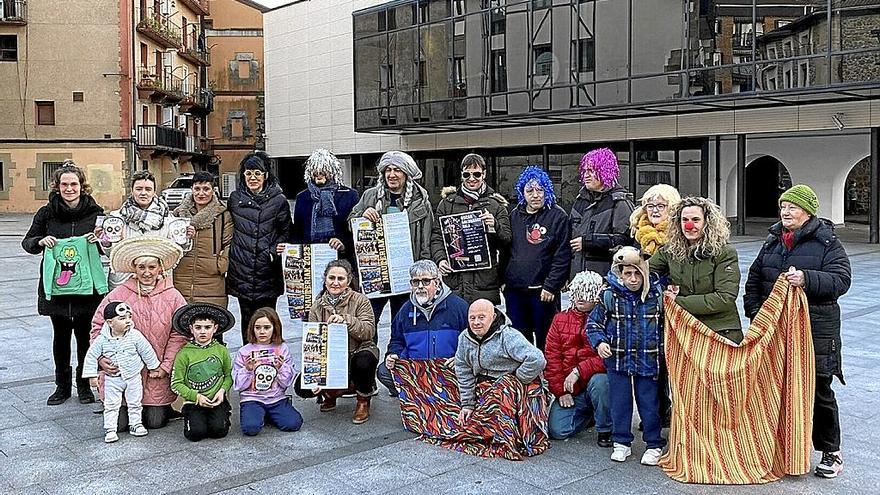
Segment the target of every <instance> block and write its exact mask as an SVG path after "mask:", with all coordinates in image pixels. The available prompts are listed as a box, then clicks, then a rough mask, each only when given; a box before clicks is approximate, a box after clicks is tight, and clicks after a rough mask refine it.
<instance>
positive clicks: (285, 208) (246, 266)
mask: <svg viewBox="0 0 880 495" xmlns="http://www.w3.org/2000/svg"><path fill="white" fill-rule="evenodd" d="M243 173H244V170H240V171H239V183H238V188H237V189H236V190H235V191H233V192H232V194H230V195H229V200H228V201H227V206H226V207H227V209H228V210H229V212H230V213H231V214H232V222H233V224H234V225H235V230H234V232H233V234H232V246H231V248H230V250H229V271H228V272H227V273H226V292H227V294H229V295H230V296H235V297H237V298H239V299H245V300H248V301H255V300H257V299H267V298H271V297H278V296H280V295H281V294H282V293H283V292H284V282H283V280H282V275H281V256H279V255H277V254H276V252H275V246H276V245H278V243H282V242H291V235H292V231H293V223H292V222H291V220H290V204H289V203H288V202H287V198H286V197H284V193H283V192H282V191H281V188H280V187H279V186H278V184H277V183H276V181H275V177H274V176H273V175H272V173H271V172H269V173H268V174H267V176H266V182H265V183H264V185H263V191H262V192H261V193H260V194H256V195H254V194H253V193H252V192H251V191H250V190H249V189H248V188H247V186H246V185H245V184H244V181H243V179H242V177H243Z"/></svg>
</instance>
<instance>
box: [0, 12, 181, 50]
mask: <svg viewBox="0 0 880 495" xmlns="http://www.w3.org/2000/svg"><path fill="white" fill-rule="evenodd" d="M0 1H2V0H0ZM137 29H138V31H140V32H143V33H145V34H148V35H149V36H150V37H151V38H153V39H154V40H155V41H156V42H157V43H164V44H165V45H166V46H170V47H176V48H178V49H179V48H182V47H183V35H182V33H181V30H180V26H178V25H177V24H175V23H174V22H173V21H172V20H171V16H169V15H165V14H162V13H161V12H159V11H156V9H154V8H153V7H147V8H146V9H144V10H141V17H140V21H138V24H137Z"/></svg>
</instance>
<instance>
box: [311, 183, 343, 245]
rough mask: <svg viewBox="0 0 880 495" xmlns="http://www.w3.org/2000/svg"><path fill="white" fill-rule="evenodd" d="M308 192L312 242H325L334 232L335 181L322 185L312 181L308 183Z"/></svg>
mask: <svg viewBox="0 0 880 495" xmlns="http://www.w3.org/2000/svg"><path fill="white" fill-rule="evenodd" d="M308 187H309V193H311V195H312V202H313V204H314V205H313V206H312V236H311V241H312V242H327V241H329V240H330V239H331V238H332V237H333V236H334V234H335V231H334V229H333V217H335V216H336V205H335V204H334V203H333V197H334V195H335V194H336V183H335V182H327V184H325V185H323V186H320V187H319V186H317V185H316V184H315V183H314V182H312V181H309V183H308Z"/></svg>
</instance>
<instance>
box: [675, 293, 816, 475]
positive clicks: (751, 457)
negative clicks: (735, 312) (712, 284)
mask: <svg viewBox="0 0 880 495" xmlns="http://www.w3.org/2000/svg"><path fill="white" fill-rule="evenodd" d="M666 339H667V340H666V361H667V365H668V368H669V386H670V388H671V390H672V403H673V409H672V427H671V429H670V431H669V452H668V453H667V454H666V455H664V456H663V458H662V459H661V460H660V466H661V467H662V468H663V470H664V471H665V472H666V474H667V475H668V476H669V477H671V478H673V479H675V480H677V481H681V482H685V483H713V484H747V483H767V482H769V481H774V480H777V479H779V478H781V477H783V476H784V475H786V474H789V475H801V474H804V473H807V472H808V471H809V470H810V451H811V440H810V438H811V432H812V427H813V393H814V392H813V391H814V388H815V380H816V370H815V358H814V355H813V341H812V339H811V337H810V318H809V314H808V308H807V298H806V296H805V295H804V291H803V290H801V289H798V288H796V287H793V286H791V285H789V283H788V282H786V280H785V278H784V277H780V278H779V279H778V280H777V281H776V285H775V286H774V287H773V292H772V293H771V294H770V297H769V298H768V299H767V301H766V302H765V303H764V305H763V307H762V308H761V310H760V311H759V312H758V314H757V315H756V316H755V319H754V320H752V324H751V326H750V327H749V329H748V332H747V334H746V336H745V339H744V340H743V341H742V344H741V345H739V346H736V345H734V344H732V343H731V342H730V341H728V340H727V339H724V338H723V337H721V336H719V335H718V334H716V333H715V332H713V331H712V330H711V329H710V328H709V327H707V326H705V325H703V324H702V323H700V322H699V321H698V320H697V319H696V318H694V317H693V316H692V315H690V314H689V313H687V312H686V311H685V310H684V309H682V308H681V306H679V305H677V304H676V303H674V302H673V301H672V300H667V305H666Z"/></svg>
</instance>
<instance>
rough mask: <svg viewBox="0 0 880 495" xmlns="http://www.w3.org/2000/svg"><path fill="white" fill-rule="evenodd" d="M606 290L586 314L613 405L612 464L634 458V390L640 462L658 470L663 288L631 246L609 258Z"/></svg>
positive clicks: (660, 439)
mask: <svg viewBox="0 0 880 495" xmlns="http://www.w3.org/2000/svg"><path fill="white" fill-rule="evenodd" d="M608 283H609V287H608V288H607V289H605V290H604V291H603V292H602V297H601V298H600V299H599V304H598V305H596V307H595V308H594V309H593V311H592V313H590V318H589V321H588V322H587V335H588V336H589V338H590V343H591V344H592V345H593V348H594V349H596V351H597V352H598V353H599V356H601V357H602V358H604V359H605V367H606V368H607V373H608V389H609V392H610V394H609V395H610V397H609V399H610V400H609V402H610V403H611V407H610V409H611V423H612V430H613V431H612V439H613V441H614V452H612V454H611V460H613V461H617V462H623V461H625V460H626V458H627V457H629V456H630V455H632V448H631V446H632V441H633V434H632V412H633V399H632V398H633V389H635V399H636V405H637V406H638V408H639V416H641V418H642V423H643V425H644V432H643V438H644V440H645V443H646V444H647V447H648V448H647V450H645V453H644V455H643V456H642V461H641V462H642V464H645V465H648V466H656V465H657V462H658V461H659V460H660V456H661V454H662V452H663V447H664V446H665V445H666V441H665V440H664V439H663V437H662V436H660V429H661V424H660V414H659V404H658V395H657V389H658V381H657V378H658V375H659V374H660V356H661V355H662V353H663V289H662V287H661V286H660V283H659V281H658V280H657V278H656V276H655V278H654V279H650V278H649V277H648V262H647V261H645V260H644V259H643V258H642V256H641V254H640V253H639V250H638V249H636V248H634V247H623V248H621V249H620V250H618V251H617V252H616V253H615V254H614V256H613V257H612V264H611V271H610V272H609V273H608Z"/></svg>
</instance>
